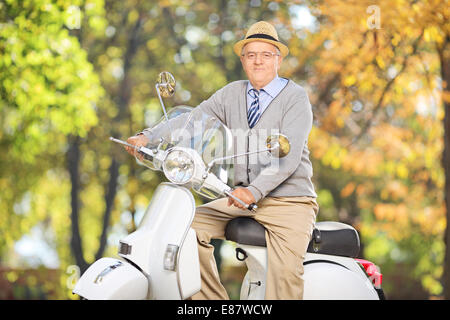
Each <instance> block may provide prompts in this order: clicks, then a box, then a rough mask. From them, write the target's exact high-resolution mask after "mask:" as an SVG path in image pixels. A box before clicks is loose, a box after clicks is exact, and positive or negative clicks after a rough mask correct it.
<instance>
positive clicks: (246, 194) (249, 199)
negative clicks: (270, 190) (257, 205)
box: [228, 188, 255, 210]
mask: <svg viewBox="0 0 450 320" xmlns="http://www.w3.org/2000/svg"><path fill="white" fill-rule="evenodd" d="M231 194H232V195H233V196H235V197H236V198H238V199H240V200H242V201H243V202H245V203H246V204H251V203H254V202H255V198H254V197H253V194H252V193H251V192H250V191H249V190H248V189H246V188H236V189H235V190H233V192H232V193H231ZM231 205H234V206H235V207H238V208H240V209H244V210H246V208H245V207H244V206H243V205H241V204H240V203H239V202H237V201H236V200H234V199H233V198H231V197H228V206H231Z"/></svg>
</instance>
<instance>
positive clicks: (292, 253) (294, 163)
mask: <svg viewBox="0 0 450 320" xmlns="http://www.w3.org/2000/svg"><path fill="white" fill-rule="evenodd" d="M234 52H235V53H236V54H237V55H238V56H239V57H240V59H241V63H242V67H243V69H244V71H245V73H246V75H247V77H248V80H240V81H235V82H232V83H230V84H228V85H226V86H225V87H223V88H221V89H220V90H218V91H217V92H216V93H214V94H213V95H212V96H211V97H210V98H209V99H208V100H206V101H203V102H202V103H201V104H200V105H199V106H198V108H201V109H202V110H203V111H204V112H206V113H208V114H210V115H212V116H214V117H216V118H217V119H219V120H220V121H221V122H223V123H224V124H225V125H226V126H227V127H229V128H230V129H232V131H234V132H239V133H240V135H241V136H239V137H235V138H237V139H238V140H239V141H244V143H245V144H246V145H245V147H246V150H249V151H253V150H258V148H259V146H258V143H259V142H260V141H265V139H266V138H267V137H268V136H269V135H270V134H271V133H273V132H274V130H276V131H277V132H279V133H281V134H284V135H286V136H287V137H288V138H289V141H290V143H291V151H290V153H289V154H288V155H287V156H286V157H284V158H282V159H279V161H278V162H277V163H276V164H274V163H273V162H271V161H269V162H267V161H263V160H261V159H260V158H261V157H257V159H256V160H255V158H254V157H253V158H250V157H249V156H247V157H246V159H244V161H242V162H235V167H234V169H235V176H234V178H235V186H234V187H235V188H234V190H233V192H232V194H233V195H234V196H236V197H237V198H239V199H240V200H242V201H243V202H245V203H247V204H251V203H257V205H258V209H257V210H256V212H250V211H248V210H246V209H245V208H243V206H242V205H241V204H240V203H239V202H237V201H235V200H234V199H232V198H231V197H228V198H222V199H218V200H215V201H211V202H209V203H207V204H205V205H202V206H199V207H197V210H196V214H195V218H194V221H193V223H192V228H193V229H194V230H195V231H196V233H197V240H198V250H199V258H200V269H201V280H202V287H201V290H200V292H198V293H196V294H195V295H194V296H193V297H192V299H228V294H227V292H226V290H225V288H224V287H223V285H222V284H221V282H220V279H219V274H218V271H217V266H216V262H215V260H214V255H213V251H214V247H213V246H212V245H211V244H210V241H211V239H224V233H225V226H226V225H227V223H228V222H229V221H230V220H231V219H233V218H236V217H241V216H245V217H252V218H254V219H255V220H256V221H258V222H259V223H261V224H262V225H263V226H264V227H265V229H266V233H265V236H266V244H267V254H268V270H267V279H266V293H265V298H266V299H302V297H303V278H302V275H303V260H304V256H305V253H306V250H307V247H308V243H309V241H310V238H311V233H312V230H313V226H314V222H315V219H316V215H317V213H318V210H319V208H318V205H317V202H316V198H317V195H316V192H315V190H314V186H313V183H312V181H311V178H312V174H313V170H312V165H311V162H310V160H309V150H308V147H307V141H308V135H309V132H310V130H311V127H312V120H313V114H312V110H311V105H310V103H309V99H308V96H307V93H306V91H305V90H304V89H303V88H302V87H301V86H299V85H297V84H296V83H294V82H293V81H292V80H289V79H285V78H281V77H278V71H279V69H280V65H281V63H282V61H283V58H284V57H285V56H286V55H287V54H288V53H289V49H288V48H287V47H286V45H284V44H283V43H281V42H280V41H279V40H278V34H277V32H276V30H275V28H274V27H273V26H272V25H271V24H270V23H268V22H265V21H260V22H257V23H255V24H253V25H252V26H251V27H250V28H249V30H248V32H247V34H246V36H245V38H244V39H243V40H241V41H239V42H237V43H236V44H235V46H234ZM146 141H147V140H146V137H145V134H140V135H138V136H135V137H131V138H129V139H128V142H129V143H132V144H135V145H145V144H146ZM127 150H128V151H129V152H130V153H132V152H133V151H132V150H130V149H129V148H128V149H127Z"/></svg>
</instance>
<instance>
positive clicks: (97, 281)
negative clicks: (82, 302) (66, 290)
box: [73, 258, 148, 300]
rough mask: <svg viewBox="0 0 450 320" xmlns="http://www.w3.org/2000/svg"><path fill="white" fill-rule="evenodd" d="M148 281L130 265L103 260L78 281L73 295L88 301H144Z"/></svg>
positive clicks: (117, 261) (108, 259)
mask: <svg viewBox="0 0 450 320" xmlns="http://www.w3.org/2000/svg"><path fill="white" fill-rule="evenodd" d="M147 292H148V280H147V278H146V277H145V275H144V274H143V273H142V272H140V271H139V270H138V269H137V268H136V267H134V266H133V265H131V264H130V263H128V262H126V261H122V260H118V259H114V258H101V259H100V260H97V261H96V262H95V263H94V264H92V265H91V266H90V267H89V268H88V269H87V270H86V272H85V273H84V274H83V275H82V276H81V278H80V279H79V280H78V282H77V284H76V285H75V288H74V289H73V293H74V294H77V295H79V296H81V297H83V298H85V299H88V300H143V299H146V298H147Z"/></svg>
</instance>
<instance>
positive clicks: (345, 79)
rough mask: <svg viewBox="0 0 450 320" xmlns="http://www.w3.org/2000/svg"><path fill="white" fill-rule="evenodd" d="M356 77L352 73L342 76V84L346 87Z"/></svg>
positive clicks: (353, 81) (354, 80)
mask: <svg viewBox="0 0 450 320" xmlns="http://www.w3.org/2000/svg"><path fill="white" fill-rule="evenodd" d="M355 82H356V77H355V76H354V75H349V76H347V77H345V78H344V85H345V86H347V87H350V86H351V85H353V84H355Z"/></svg>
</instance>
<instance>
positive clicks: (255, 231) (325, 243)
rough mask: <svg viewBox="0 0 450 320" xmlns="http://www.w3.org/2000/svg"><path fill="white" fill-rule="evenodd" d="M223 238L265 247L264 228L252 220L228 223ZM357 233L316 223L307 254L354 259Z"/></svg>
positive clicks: (342, 225)
mask: <svg viewBox="0 0 450 320" xmlns="http://www.w3.org/2000/svg"><path fill="white" fill-rule="evenodd" d="M225 238H226V239H227V240H230V241H234V242H237V243H240V244H247V245H252V246H261V247H265V246H266V238H265V228H264V227H263V226H262V225H261V224H260V223H258V222H256V221H255V220H254V219H252V218H246V217H239V218H235V219H233V220H231V221H230V222H228V224H227V226H226V228H225ZM359 248H360V243H359V236H358V232H357V231H356V230H355V228H353V227H352V226H350V225H348V224H345V223H341V222H335V221H324V222H317V223H316V230H315V231H314V233H313V237H312V239H311V241H310V242H309V245H308V250H307V251H308V252H311V253H321V254H331V255H337V256H344V257H352V258H355V257H357V256H358V254H359Z"/></svg>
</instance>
